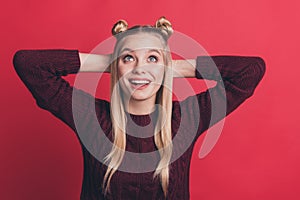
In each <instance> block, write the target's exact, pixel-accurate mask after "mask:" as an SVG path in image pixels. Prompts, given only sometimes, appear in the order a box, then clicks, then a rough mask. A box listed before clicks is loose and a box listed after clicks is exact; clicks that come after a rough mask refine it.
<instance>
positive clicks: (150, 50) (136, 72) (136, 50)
mask: <svg viewBox="0 0 300 200" xmlns="http://www.w3.org/2000/svg"><path fill="white" fill-rule="evenodd" d="M121 42H122V43H121V45H120V46H121V49H120V56H119V58H118V78H119V82H120V85H121V88H122V90H123V92H124V94H125V96H126V97H127V98H128V97H130V98H129V99H131V100H136V101H146V100H150V101H152V102H155V98H156V93H157V91H158V90H159V88H160V87H161V84H162V81H163V77H164V55H163V51H162V49H163V48H164V45H163V42H162V40H161V39H160V38H159V37H158V36H156V35H151V34H149V33H139V34H135V35H130V36H127V37H126V38H124V39H123V41H121Z"/></svg>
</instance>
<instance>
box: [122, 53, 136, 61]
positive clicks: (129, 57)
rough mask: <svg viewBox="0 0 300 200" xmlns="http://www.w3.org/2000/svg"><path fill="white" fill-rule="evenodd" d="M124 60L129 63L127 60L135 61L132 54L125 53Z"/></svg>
mask: <svg viewBox="0 0 300 200" xmlns="http://www.w3.org/2000/svg"><path fill="white" fill-rule="evenodd" d="M122 60H123V62H124V63H127V62H132V61H134V58H133V57H132V56H131V55H125V56H124V57H123V58H122Z"/></svg>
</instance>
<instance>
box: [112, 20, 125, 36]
mask: <svg viewBox="0 0 300 200" xmlns="http://www.w3.org/2000/svg"><path fill="white" fill-rule="evenodd" d="M127 28H128V24H127V22H126V21H125V20H119V21H118V22H117V23H115V25H114V26H113V28H112V30H111V32H112V34H113V35H117V34H118V33H121V32H123V31H126V30H127Z"/></svg>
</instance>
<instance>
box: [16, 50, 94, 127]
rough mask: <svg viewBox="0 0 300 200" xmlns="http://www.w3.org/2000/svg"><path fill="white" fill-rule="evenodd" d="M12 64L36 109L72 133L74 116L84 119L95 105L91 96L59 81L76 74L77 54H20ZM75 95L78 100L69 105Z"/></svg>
mask: <svg viewBox="0 0 300 200" xmlns="http://www.w3.org/2000/svg"><path fill="white" fill-rule="evenodd" d="M13 64H14V67H15V70H16V72H17V74H18V75H19V77H20V78H21V80H22V81H23V82H24V84H25V85H26V87H27V88H28V89H29V91H30V92H31V93H32V95H33V97H34V98H35V100H36V103H37V105H38V106H39V107H41V108H43V109H45V110H48V111H50V112H51V113H52V114H54V115H55V116H56V117H58V118H59V119H61V120H62V121H64V122H65V123H66V124H68V125H69V126H70V127H71V128H72V129H73V130H74V131H75V130H76V129H75V124H74V120H73V112H74V113H76V114H79V115H80V113H81V114H82V115H83V114H84V113H85V111H86V110H87V109H89V108H91V106H92V105H94V103H95V98H94V97H93V96H91V95H89V94H88V93H86V92H84V91H82V90H79V89H75V88H73V87H72V86H70V84H69V83H68V82H67V81H66V80H64V79H63V78H62V76H66V75H68V74H74V73H77V72H78V70H79V68H80V59H79V52H78V50H63V49H50V50H19V51H17V52H16V53H15V55H14V58H13ZM74 93H76V98H80V99H78V100H76V101H73V105H72V94H74ZM82 117H83V116H82Z"/></svg>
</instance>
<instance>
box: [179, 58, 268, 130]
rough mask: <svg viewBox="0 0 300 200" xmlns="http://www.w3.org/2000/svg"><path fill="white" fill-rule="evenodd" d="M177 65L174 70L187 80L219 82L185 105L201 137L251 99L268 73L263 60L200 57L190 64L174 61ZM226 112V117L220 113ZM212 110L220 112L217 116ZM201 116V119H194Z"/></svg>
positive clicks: (188, 100)
mask: <svg viewBox="0 0 300 200" xmlns="http://www.w3.org/2000/svg"><path fill="white" fill-rule="evenodd" d="M174 64H175V65H174V70H175V71H177V72H180V73H181V74H182V75H184V76H186V77H196V78H198V79H207V80H214V81H216V82H217V84H216V86H215V87H213V88H210V89H208V90H207V91H205V92H202V93H200V94H197V95H196V97H194V98H193V97H189V98H187V99H186V100H185V101H184V102H182V104H181V109H182V111H183V112H182V113H189V115H187V116H185V117H186V118H187V121H189V122H194V123H195V124H192V126H193V127H197V136H199V135H200V134H201V133H202V132H204V131H205V130H207V129H208V128H209V127H210V126H212V125H213V124H215V123H216V122H218V121H220V120H221V119H223V118H224V117H225V116H226V115H228V114H229V113H231V112H232V111H234V110H235V109H236V108H237V107H238V106H239V105H240V104H241V103H243V102H244V101H245V100H246V99H247V98H249V97H250V96H251V95H252V94H253V92H254V90H255V88H256V86H257V85H258V83H259V82H260V80H261V79H262V77H263V75H264V73H265V63H264V61H263V60H262V59H261V58H259V57H242V56H212V57H209V56H199V57H197V59H195V60H189V62H186V61H182V60H181V61H174ZM175 76H176V75H175ZM195 101H197V102H195ZM196 104H197V105H199V112H198V113H197V112H193V111H194V110H195V108H194V107H195V105H196ZM223 105H225V110H224V108H222V107H224V106H223ZM222 109H223V110H224V112H223V114H222V112H219V113H220V114H219V113H218V110H221V111H222ZM212 111H216V112H215V113H216V114H215V115H214V116H212ZM199 113H200V119H199V120H193V119H195V118H197V116H199ZM198 118H199V117H198ZM184 121H186V120H184ZM189 125H191V124H189Z"/></svg>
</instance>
